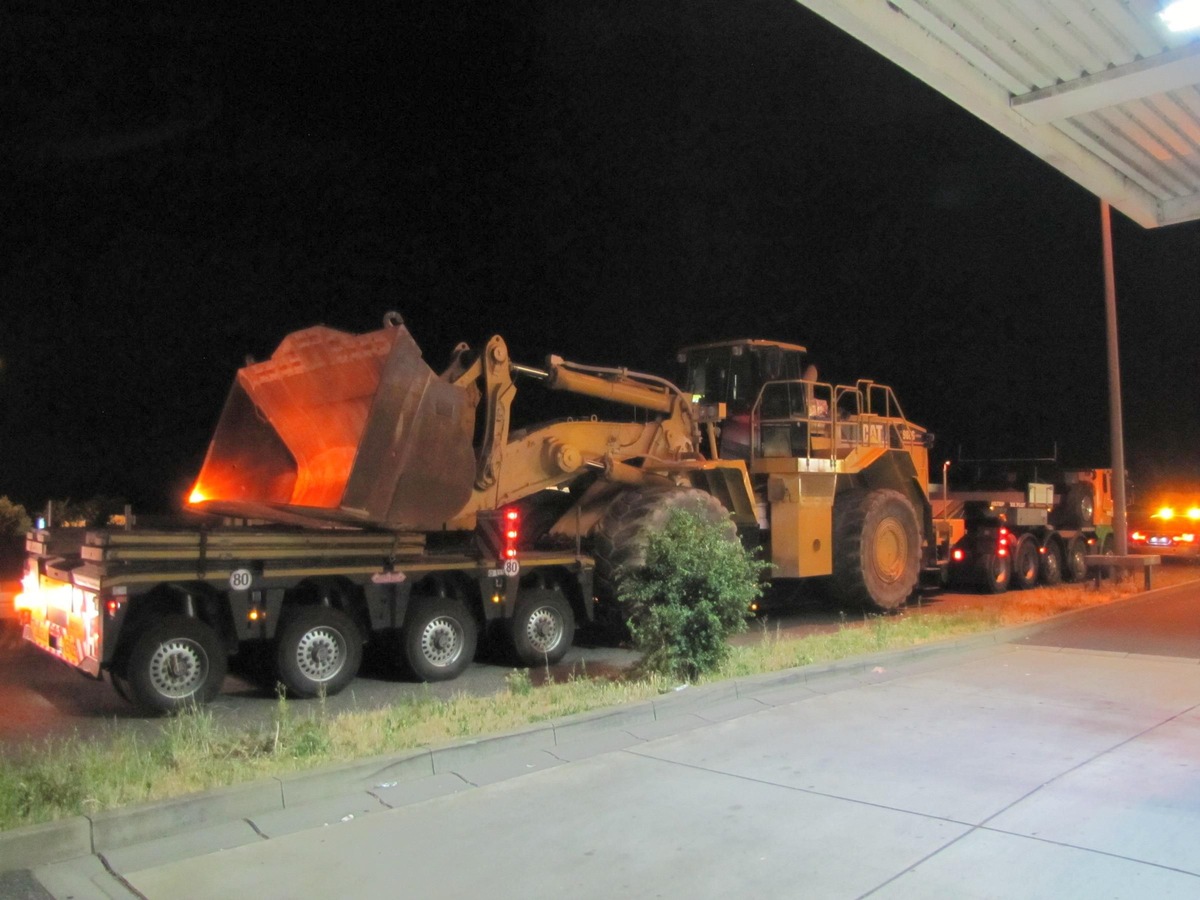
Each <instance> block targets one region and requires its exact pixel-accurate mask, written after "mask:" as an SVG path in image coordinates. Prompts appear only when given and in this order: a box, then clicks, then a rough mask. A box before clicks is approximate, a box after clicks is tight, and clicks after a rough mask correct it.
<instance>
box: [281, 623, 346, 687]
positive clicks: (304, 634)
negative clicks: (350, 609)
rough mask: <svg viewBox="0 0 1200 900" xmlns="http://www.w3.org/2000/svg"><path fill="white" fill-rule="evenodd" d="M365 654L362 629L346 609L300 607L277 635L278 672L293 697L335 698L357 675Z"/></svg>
mask: <svg viewBox="0 0 1200 900" xmlns="http://www.w3.org/2000/svg"><path fill="white" fill-rule="evenodd" d="M362 653H363V636H362V631H360V630H359V627H358V626H357V625H355V624H354V620H353V619H351V618H350V617H349V616H347V615H346V614H345V613H344V612H342V611H341V610H339V609H334V608H333V607H330V606H299V607H296V608H294V609H293V610H291V611H290V612H287V613H286V615H285V618H284V620H283V625H282V626H281V627H280V629H279V633H278V634H277V635H276V637H275V674H276V675H277V676H278V678H279V681H280V682H281V683H282V684H283V686H284V687H285V688H287V692H288V693H289V694H290V695H291V696H293V697H316V696H317V695H319V694H320V693H321V692H322V690H323V691H324V692H325V694H326V696H330V697H332V696H333V695H334V694H336V693H338V692H339V691H341V690H342V689H343V688H345V687H346V685H348V684H349V683H350V682H351V681H353V680H354V678H355V677H356V676H357V675H358V669H359V666H360V665H362Z"/></svg>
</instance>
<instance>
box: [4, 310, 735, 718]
mask: <svg viewBox="0 0 1200 900" xmlns="http://www.w3.org/2000/svg"><path fill="white" fill-rule="evenodd" d="M515 378H523V379H525V380H527V381H531V382H533V383H538V384H542V385H544V386H545V387H547V388H549V389H551V390H557V391H565V392H568V393H571V394H574V395H577V396H580V397H587V398H589V399H591V400H594V399H600V400H604V401H607V402H609V403H610V404H615V405H620V406H623V407H625V408H630V407H632V408H633V409H634V415H633V417H632V420H631V421H615V420H610V419H601V418H599V417H598V416H597V415H596V414H595V411H594V410H595V406H596V404H595V403H590V404H589V406H588V408H586V409H585V410H584V414H583V415H582V416H580V417H578V418H572V419H563V420H556V421H552V422H544V423H540V424H537V425H533V426H529V427H526V428H522V429H519V430H514V429H513V428H512V422H513V416H512V405H513V400H514V398H515V396H516V385H515V383H514V379H515ZM698 438H699V430H698V424H697V422H696V420H695V418H694V411H693V408H692V404H691V403H690V402H689V401H688V400H687V398H685V397H684V396H683V395H682V394H681V393H680V392H679V390H678V388H676V387H675V386H674V385H672V384H670V382H667V381H665V380H663V379H660V378H657V377H655V376H652V375H642V374H639V373H632V372H628V371H626V370H623V369H621V370H612V369H599V368H593V367H587V366H581V365H578V364H573V363H569V362H566V361H564V360H561V359H558V358H554V357H552V358H550V359H549V360H547V362H546V364H545V366H544V367H530V366H522V365H518V364H516V363H514V362H512V360H510V359H509V356H508V349H507V346H506V344H505V343H504V341H503V340H502V339H501V338H500V337H498V336H497V337H493V338H491V340H489V341H488V342H487V344H486V346H485V347H484V348H483V349H482V350H480V351H473V350H471V348H469V347H468V346H467V345H465V344H460V345H459V346H458V347H456V348H455V350H454V352H453V354H452V359H451V362H450V364H449V366H448V367H447V368H446V369H445V370H444V371H443V372H442V373H440V374H438V373H435V372H434V371H433V370H432V369H430V368H429V366H428V365H427V364H426V363H425V362H424V360H423V359H422V354H421V351H420V349H419V347H418V346H417V344H416V342H415V341H414V340H413V338H412V336H411V335H410V334H409V332H408V330H407V328H405V327H404V324H403V322H402V320H401V319H400V317H399V316H397V315H395V314H389V315H388V316H387V317H385V323H384V327H383V328H382V329H379V330H377V331H373V332H369V333H366V334H361V335H351V334H346V333H344V332H340V331H335V330H333V329H329V328H325V327H315V328H309V329H305V330H303V331H299V332H296V333H294V334H291V335H289V336H288V337H286V338H285V339H284V341H283V342H282V343H281V344H280V346H279V348H278V349H277V350H276V351H275V353H274V354H273V355H272V356H271V358H270V359H268V360H265V361H262V362H256V363H250V364H248V365H246V366H245V367H243V368H242V369H240V370H239V371H238V373H237V377H236V379H235V382H234V386H233V388H232V389H231V391H230V395H229V398H228V400H227V402H226V405H225V408H224V411H223V413H222V415H221V418H220V421H219V422H218V425H217V428H216V431H215V433H214V437H213V440H212V442H211V443H210V446H209V449H208V453H207V455H206V457H205V461H204V464H203V467H202V468H201V471H200V473H199V475H198V477H197V479H196V482H195V485H194V487H193V489H192V491H191V493H190V496H189V498H188V503H187V506H188V508H189V510H190V511H192V512H195V513H200V514H203V515H207V516H211V517H218V518H224V519H227V520H231V521H243V522H256V523H272V526H273V527H271V528H266V529H264V528H261V527H251V526H249V525H244V526H242V527H230V528H216V529H212V530H203V529H201V530H197V529H192V530H188V529H179V530H178V531H177V532H167V531H143V530H139V529H136V528H135V529H133V530H131V531H122V530H99V531H92V532H84V533H79V532H68V531H62V530H50V531H41V532H35V533H33V534H31V536H30V542H29V551H28V554H27V573H26V577H25V581H24V585H23V593H22V595H21V597H20V598H19V600H18V603H19V605H20V607H22V609H23V613H22V614H23V615H24V616H25V618H26V622H27V624H26V628H25V636H26V638H27V639H28V640H30V641H31V642H33V643H34V644H35V645H37V646H38V647H40V648H41V649H43V650H46V651H47V652H50V653H52V654H54V655H55V656H57V657H59V658H60V659H62V660H64V661H66V662H68V663H70V664H71V665H74V666H76V667H77V668H80V669H82V670H83V671H85V672H88V673H89V674H92V675H96V676H98V675H101V674H102V673H104V672H108V673H109V674H110V675H111V676H113V682H114V684H115V685H116V686H118V688H120V689H123V690H125V692H126V693H128V694H130V695H131V696H132V697H133V699H135V700H136V701H137V702H139V703H140V704H141V705H143V706H147V707H151V708H155V709H173V708H176V707H179V706H182V705H185V704H187V703H191V702H193V701H201V702H203V701H205V700H208V699H211V697H212V696H213V694H214V693H215V692H216V691H217V690H218V689H219V686H220V675H221V674H223V673H224V671H225V667H226V661H227V657H228V656H231V655H234V654H242V653H248V654H259V655H261V654H264V653H265V654H269V659H270V661H271V663H272V665H273V668H274V669H275V673H276V676H277V677H278V679H279V680H280V681H282V682H283V683H284V684H285V685H286V686H287V687H288V689H289V690H291V691H292V692H294V693H297V694H300V695H311V694H312V693H314V692H317V691H320V690H324V691H325V692H327V693H333V692H334V691H336V690H338V689H340V688H341V687H343V686H344V685H345V684H346V683H347V682H348V681H349V680H350V679H352V678H353V676H354V674H355V672H356V670H357V665H358V662H359V659H360V658H361V652H362V644H363V642H364V641H372V642H375V641H379V642H387V641H390V640H391V639H392V638H393V637H396V636H398V637H399V638H400V640H401V642H402V644H401V646H402V650H403V656H404V658H405V659H406V660H407V662H408V664H409V666H410V667H411V668H412V669H413V670H414V671H415V672H416V674H417V675H418V676H419V677H422V678H425V679H436V678H448V677H453V676H454V675H456V674H457V673H458V672H460V671H461V670H462V668H463V667H464V666H465V665H467V664H468V663H469V662H470V659H471V655H472V652H473V650H474V647H475V643H476V637H477V635H478V632H479V630H480V629H482V628H485V627H497V630H499V631H500V632H502V634H503V635H504V636H505V637H507V638H508V640H509V641H510V643H511V644H512V645H513V648H514V650H515V652H516V654H517V655H518V656H519V657H520V659H521V660H522V661H523V662H525V663H526V664H540V663H543V662H545V661H550V662H554V661H556V660H557V659H559V658H561V656H562V654H563V653H565V652H566V650H567V648H568V647H569V646H570V643H571V639H572V636H573V632H574V625H575V622H577V621H579V620H581V619H583V620H586V619H589V618H591V617H592V616H593V615H594V602H593V601H594V590H593V569H594V564H593V560H592V558H591V557H590V556H588V555H585V553H584V552H583V551H584V549H585V548H584V543H585V541H586V543H587V549H594V548H595V547H597V546H600V547H602V548H603V549H604V550H605V554H606V555H605V556H604V559H603V560H602V562H601V565H602V567H605V568H604V571H605V573H606V576H607V579H608V581H609V583H610V590H609V592H608V594H607V596H609V598H610V600H611V584H612V582H613V579H614V572H615V571H616V569H617V568H618V567H619V566H621V565H626V564H629V563H630V562H631V561H633V560H634V558H635V556H636V553H637V552H638V551H639V548H641V549H644V540H645V537H646V532H645V530H644V529H639V528H633V529H630V528H628V527H622V528H613V527H611V526H612V525H613V522H614V519H613V518H612V516H610V515H608V513H609V512H610V509H611V508H612V507H613V506H614V505H615V501H616V500H617V499H620V498H622V497H625V496H627V495H628V494H629V493H630V492H636V494H637V496H638V497H639V498H642V499H649V500H651V501H653V503H651V504H650V505H651V506H654V505H655V504H657V508H658V509H659V510H661V509H664V508H666V507H667V506H671V505H679V504H680V503H683V505H689V506H692V507H693V508H697V509H698V510H699V511H701V512H702V513H703V514H705V515H707V516H709V517H711V518H713V519H716V520H719V521H721V522H723V523H724V524H725V525H726V526H727V527H728V533H729V535H730V537H731V539H736V527H737V525H739V524H746V523H747V522H748V523H750V524H752V523H753V522H754V510H753V503H752V500H751V499H750V490H749V482H748V478H747V475H746V471H745V467H744V466H743V465H742V464H741V463H740V462H723V461H720V460H707V459H705V458H703V456H702V455H701V454H700V453H699V452H698V449H697V443H698ZM663 498H667V502H666V503H661V502H659V501H662V500H663ZM625 507H626V508H627V507H628V504H625ZM510 516H514V517H516V519H515V522H516V523H521V524H523V525H524V526H526V527H520V528H517V527H513V524H514V520H513V519H510V518H509V517H510ZM601 520H604V521H605V522H607V523H608V525H609V526H610V527H609V528H607V529H604V528H601V527H600V524H599V523H600V522H601ZM642 522H643V524H645V522H646V520H644V519H643V520H642ZM623 524H624V525H626V526H627V525H628V524H629V523H628V521H626V522H624V523H623ZM285 526H290V527H291V530H288V529H287V527H285ZM597 535H601V536H597Z"/></svg>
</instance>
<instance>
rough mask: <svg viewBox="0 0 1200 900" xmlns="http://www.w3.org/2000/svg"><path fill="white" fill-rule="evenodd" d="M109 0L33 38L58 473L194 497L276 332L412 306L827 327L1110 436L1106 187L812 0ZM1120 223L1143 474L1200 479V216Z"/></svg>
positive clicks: (13, 355) (800, 337)
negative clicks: (891, 55)
mask: <svg viewBox="0 0 1200 900" xmlns="http://www.w3.org/2000/svg"><path fill="white" fill-rule="evenodd" d="M193 7H194V8H193ZM76 8H77V7H76V5H75V4H68V3H56V2H49V0H46V2H30V3H22V2H20V0H18V2H16V3H15V4H13V6H12V7H10V12H9V13H8V14H7V15H6V18H7V20H8V21H7V22H6V25H5V30H6V31H7V32H8V35H7V40H6V42H5V43H6V45H5V46H3V48H2V51H0V66H2V67H3V70H4V76H5V82H4V83H5V85H6V90H5V91H3V92H2V97H0V117H2V120H3V121H5V122H8V123H11V125H10V126H9V127H6V128H5V129H3V136H0V153H2V157H0V158H2V159H3V167H4V172H5V174H6V175H7V177H6V178H5V183H6V185H7V187H6V190H5V192H4V195H3V197H2V199H0V204H3V206H0V223H2V226H0V227H2V228H3V258H2V259H3V266H2V268H0V297H2V298H3V306H2V307H0V309H2V312H0V316H2V319H0V404H2V406H0V415H2V417H3V422H2V425H3V427H2V429H0V494H6V495H8V496H9V497H11V498H12V499H14V500H16V501H18V502H22V503H24V504H26V505H27V506H29V507H30V508H31V509H36V508H40V506H41V505H42V504H43V503H44V501H45V500H46V499H47V498H56V499H62V498H67V497H71V498H74V499H83V498H86V497H89V496H92V495H95V494H111V495H119V496H122V497H124V498H126V499H128V500H130V501H132V502H133V503H134V504H135V506H136V507H137V508H139V509H142V510H145V511H164V510H167V509H170V508H172V507H174V506H176V505H178V502H179V500H180V499H181V497H182V495H183V493H184V491H185V490H186V488H187V487H188V485H189V484H190V482H191V479H192V478H193V477H194V475H195V473H196V471H197V469H198V468H199V465H200V462H201V461H202V459H203V455H204V451H205V448H206V446H207V443H208V439H209V437H210V435H211V431H212V428H213V426H214V425H215V423H216V420H217V417H218V415H219V413H220V410H221V406H222V403H223V402H224V399H225V395H226V393H227V391H228V389H229V386H230V384H231V381H232V378H233V374H234V371H235V370H236V369H237V367H238V366H239V365H241V364H242V362H243V360H244V358H245V357H246V356H247V355H248V354H250V355H254V356H255V357H257V358H263V357H266V356H268V355H269V354H270V352H271V351H272V350H273V349H274V347H275V346H276V345H277V344H278V343H279V341H280V340H281V339H282V338H283V337H284V335H286V334H287V333H288V332H290V331H294V330H297V329H299V328H303V327H306V326H309V325H312V324H316V323H325V324H327V325H330V326H333V327H338V328H344V329H347V330H351V331H365V330H370V329H373V328H375V327H378V325H379V324H380V322H381V319H382V316H383V314H384V313H385V312H386V311H388V310H393V309H394V310H397V311H399V312H400V313H402V315H403V316H404V317H405V320H406V322H407V324H408V326H409V328H410V330H411V331H412V332H413V334H414V336H415V337H416V339H417V340H418V342H419V343H420V344H421V346H422V347H423V349H424V351H425V356H426V359H427V360H428V361H429V362H430V364H431V365H432V366H433V367H434V368H435V369H440V368H441V367H442V366H443V365H444V364H445V362H446V360H447V358H448V355H449V352H450V350H451V348H452V347H453V346H454V344H456V343H457V342H458V341H460V340H466V341H468V342H470V343H472V344H475V345H478V344H480V343H482V342H483V341H485V340H486V339H487V337H488V336H490V335H491V334H493V333H500V334H502V335H504V337H505V338H506V340H507V341H508V342H509V346H510V348H511V350H512V353H513V356H514V358H516V359H517V360H519V361H523V362H527V363H530V364H532V365H539V364H540V363H541V361H542V359H543V358H544V357H545V356H546V355H547V354H548V353H557V354H560V355H562V356H565V357H567V358H569V359H574V360H577V361H580V362H588V363H596V364H605V365H626V366H629V367H632V368H637V369H642V370H647V371H652V372H656V373H660V374H668V375H669V374H672V366H673V359H674V350H675V349H676V348H677V347H678V346H681V345H683V344H686V343H689V342H697V341H703V340H714V339H719V338H728V337H747V336H749V337H764V338H775V339H780V340H787V341H793V342H797V343H803V344H805V345H806V346H808V347H809V349H810V352H811V354H812V356H813V357H814V359H815V360H816V361H817V363H818V365H819V367H820V370H821V377H822V379H823V380H843V381H844V380H853V379H854V378H856V377H860V376H861V377H873V378H875V379H877V380H878V381H881V382H884V383H888V384H891V385H893V386H894V387H895V389H896V391H897V393H898V395H899V397H900V400H901V403H902V404H903V405H904V407H905V411H906V412H907V413H908V415H909V416H910V418H912V419H914V420H915V421H917V422H920V423H921V424H923V425H925V426H926V427H928V428H930V429H931V430H933V431H934V432H935V433H936V434H937V436H938V443H937V447H936V449H935V456H937V457H939V458H942V457H946V456H956V455H958V454H959V453H960V452H961V453H963V454H964V455H969V456H982V455H992V456H995V455H1002V456H1035V455H1036V456H1043V455H1047V454H1049V453H1050V452H1051V451H1052V449H1053V447H1054V446H1055V444H1056V443H1057V446H1058V449H1059V453H1060V456H1061V457H1062V458H1063V460H1064V461H1065V462H1067V463H1069V464H1073V465H1105V464H1107V461H1108V458H1109V448H1108V437H1107V435H1108V424H1107V399H1106V390H1107V389H1106V382H1105V378H1106V375H1105V344H1104V324H1103V323H1104V319H1103V281H1102V271H1101V261H1100V253H1101V244H1100V230H1099V201H1098V200H1097V199H1096V198H1095V197H1093V196H1092V195H1091V194H1089V193H1087V192H1086V191H1084V190H1083V189H1082V188H1081V187H1079V186H1077V185H1076V184H1074V183H1073V182H1071V181H1069V180H1068V179H1067V178H1065V177H1064V176H1062V175H1060V174H1059V173H1058V172H1057V171H1055V170H1053V169H1051V168H1050V167H1048V166H1046V165H1044V164H1043V163H1041V162H1040V161H1038V160H1037V159H1035V158H1034V157H1033V156H1032V155H1030V154H1029V153H1027V152H1026V151H1024V150H1022V149H1020V148H1019V147H1017V146H1016V145H1014V144H1012V143H1010V142H1009V141H1008V140H1007V139H1005V138H1003V137H1001V136H999V135H998V134H996V133H994V132H993V131H991V130H990V129H989V128H988V127H987V126H985V125H983V124H982V123H980V122H978V121H977V120H975V119H973V118H972V117H970V116H969V115H968V114H967V113H965V112H963V111H961V110H960V109H958V108H957V107H956V106H954V105H953V104H952V103H951V102H950V101H948V100H946V99H944V98H943V97H942V96H941V95H939V94H937V93H936V92H934V91H932V90H931V89H929V88H927V87H925V86H924V85H923V84H921V83H919V82H916V81H915V80H914V79H912V78H911V77H910V76H908V75H907V74H906V73H904V72H903V71H902V70H901V69H899V68H898V67H896V66H895V65H893V64H892V63H890V62H888V61H887V60H885V59H883V58H882V57H879V56H877V55H876V54H874V53H873V52H872V51H870V50H868V49H866V48H865V47H863V46H861V45H859V44H857V43H856V42H855V41H854V40H853V39H851V38H849V37H848V36H846V35H844V34H842V33H841V32H839V31H837V30H836V29H835V28H833V27H832V26H830V25H828V24H826V23H825V22H824V21H823V20H821V19H819V18H817V17H816V16H814V15H812V14H811V13H809V12H808V11H807V10H805V9H803V8H802V7H800V6H799V5H797V4H795V3H793V2H791V0H740V2H736V3H735V2H729V0H689V2H680V0H676V2H663V0H657V2H637V3H630V2H620V0H589V2H587V3H578V2H564V0H497V2H494V3H487V4H484V3H454V2H429V3H426V2H408V3H404V4H395V5H391V6H388V7H384V6H382V5H381V6H380V7H379V9H380V10H384V9H386V10H387V11H386V12H383V11H379V12H376V13H372V12H370V10H371V6H370V5H369V4H367V5H359V4H340V3H339V4H333V3H330V4H325V5H322V4H318V3H312V4H283V3H280V4H270V3H261V2H260V3H253V4H228V5H227V7H226V8H225V9H224V10H222V11H220V12H214V9H217V7H213V6H210V5H206V4H191V5H187V4H165V5H164V4H157V3H145V2H133V0H129V2H111V3H94V4H87V5H86V9H88V10H89V12H88V13H87V14H86V16H85V17H83V18H81V17H80V14H79V13H78V12H76V11H75V10H76ZM1114 240H1115V244H1116V268H1117V281H1118V285H1117V290H1118V303H1119V310H1120V317H1121V341H1122V368H1123V374H1124V398H1125V422H1126V446H1127V456H1128V462H1129V467H1130V469H1131V471H1132V474H1133V479H1134V483H1135V486H1136V485H1138V484H1142V485H1149V484H1152V483H1154V482H1155V481H1158V480H1162V479H1165V478H1168V477H1171V478H1175V479H1185V478H1190V477H1193V476H1195V477H1196V479H1197V481H1200V465H1198V463H1197V458H1196V454H1195V449H1194V448H1195V447H1197V446H1198V445H1200V392H1198V389H1197V385H1198V384H1200V365H1198V362H1197V360H1198V355H1197V352H1196V347H1197V344H1198V341H1200V315H1197V314H1196V292H1197V288H1196V286H1197V285H1198V284H1200V225H1198V224H1196V223H1192V224H1187V225H1181V226H1173V227H1170V228H1167V229H1160V230H1156V231H1145V230H1143V229H1141V228H1140V227H1139V226H1137V225H1135V224H1133V223H1131V222H1130V221H1128V220H1126V219H1124V218H1123V217H1122V216H1120V215H1119V214H1114ZM517 402H518V404H520V403H521V399H518V401H517ZM960 448H961V451H960Z"/></svg>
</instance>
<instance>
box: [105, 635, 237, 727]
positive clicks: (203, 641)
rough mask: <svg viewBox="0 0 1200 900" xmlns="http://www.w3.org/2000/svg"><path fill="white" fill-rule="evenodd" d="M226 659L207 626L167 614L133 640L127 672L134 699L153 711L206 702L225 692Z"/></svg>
mask: <svg viewBox="0 0 1200 900" xmlns="http://www.w3.org/2000/svg"><path fill="white" fill-rule="evenodd" d="M227 665H228V660H227V659H226V656H225V650H224V648H222V646H221V641H220V639H219V638H218V637H217V634H216V632H215V631H213V630H212V629H211V628H210V627H209V626H208V625H206V624H205V623H204V622H202V621H200V620H199V619H192V618H189V617H188V616H169V617H167V618H165V619H163V620H162V621H161V622H155V623H153V624H152V625H150V626H149V627H148V628H146V630H145V631H143V632H142V633H141V634H140V635H139V636H138V638H137V640H136V641H135V642H134V644H133V651H132V652H131V653H130V654H129V666H128V671H127V676H128V683H129V687H128V690H129V693H130V694H132V696H133V699H134V702H135V703H136V704H137V705H138V706H140V707H142V708H143V709H145V710H148V711H151V712H158V713H163V712H177V711H179V710H182V709H186V708H188V707H190V706H194V705H201V704H204V703H208V702H209V701H210V700H212V699H213V697H215V696H217V693H218V692H219V691H220V690H221V683H222V682H223V681H224V680H225V671H226V667H227Z"/></svg>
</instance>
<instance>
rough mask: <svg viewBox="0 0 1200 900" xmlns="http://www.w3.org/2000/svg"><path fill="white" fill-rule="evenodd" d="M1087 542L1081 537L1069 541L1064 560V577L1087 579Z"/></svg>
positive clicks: (1078, 579)
mask: <svg viewBox="0 0 1200 900" xmlns="http://www.w3.org/2000/svg"><path fill="white" fill-rule="evenodd" d="M1086 556H1087V544H1086V543H1085V542H1084V540H1083V538H1081V537H1073V538H1071V539H1070V540H1069V541H1067V552H1066V556H1065V559H1064V562H1063V577H1064V578H1066V580H1067V581H1086V580H1087V561H1086V560H1085V559H1084V557H1086Z"/></svg>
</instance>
